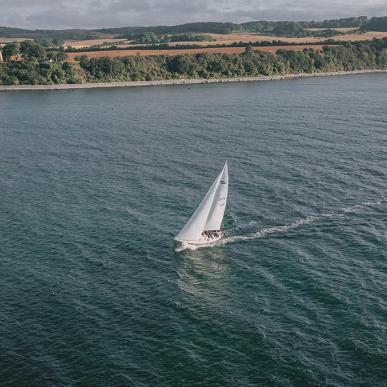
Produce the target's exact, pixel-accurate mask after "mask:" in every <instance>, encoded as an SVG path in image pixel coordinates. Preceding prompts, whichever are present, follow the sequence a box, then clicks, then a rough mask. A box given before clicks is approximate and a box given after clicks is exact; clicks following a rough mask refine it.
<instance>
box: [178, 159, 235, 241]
mask: <svg viewBox="0 0 387 387" xmlns="http://www.w3.org/2000/svg"><path fill="white" fill-rule="evenodd" d="M227 194H228V166H227V161H226V162H225V164H224V167H223V169H222V171H221V172H220V173H219V175H218V176H217V178H216V179H215V181H214V183H213V184H212V186H211V188H210V189H209V191H208V192H207V194H206V196H204V198H203V200H202V201H201V203H200V204H199V207H198V208H197V209H196V211H195V212H194V213H193V215H192V216H191V217H190V219H189V220H188V222H187V223H186V224H185V226H184V227H183V228H182V229H181V231H180V232H179V233H178V234H177V235H176V237H175V240H176V241H178V242H180V243H182V245H183V246H184V247H194V248H198V247H202V246H207V245H211V244H213V243H215V242H217V241H219V240H220V239H221V238H223V237H224V231H223V229H222V221H223V216H224V211H225V209H226V203H227Z"/></svg>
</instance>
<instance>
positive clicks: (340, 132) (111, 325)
mask: <svg viewBox="0 0 387 387" xmlns="http://www.w3.org/2000/svg"><path fill="white" fill-rule="evenodd" d="M225 160H228V164H229V200H228V203H227V209H226V215H225V218H224V228H225V230H226V233H227V236H226V238H225V239H223V241H222V242H221V243H219V244H217V245H215V246H213V247H210V248H202V249H198V250H195V251H193V250H189V249H185V250H181V249H179V248H178V246H176V244H175V242H174V240H173V238H174V236H175V235H176V234H177V233H178V232H179V230H180V229H181V228H182V226H183V225H184V224H185V222H186V221H187V220H188V218H189V217H190V215H191V214H192V212H193V211H194V210H195V208H196V207H197V206H198V204H199V203H200V201H201V199H202V197H203V196H204V195H205V193H206V192H207V190H208V189H209V187H210V186H211V184H212V182H213V180H214V179H215V177H216V176H217V174H218V173H219V172H220V170H221V169H222V167H223V163H224V162H225ZM386 191H387V75H386V74H363V75H342V76H334V77H321V78H318V77H316V78H308V79H296V80H281V81H267V82H248V83H227V84H203V85H194V86H190V85H179V86H158V87H139V88H117V89H114V88H112V89H92V90H62V91H17V92H3V93H0V385H1V386H18V387H19V386H373V387H374V386H386V385H387V226H386V225H387V192H386Z"/></svg>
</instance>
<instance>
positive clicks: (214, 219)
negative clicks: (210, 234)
mask: <svg viewBox="0 0 387 387" xmlns="http://www.w3.org/2000/svg"><path fill="white" fill-rule="evenodd" d="M227 194H228V168H227V161H226V164H225V165H224V168H223V171H222V173H221V174H220V179H219V184H218V188H217V190H216V192H215V195H214V200H213V202H212V206H211V210H210V213H209V215H208V218H207V222H206V224H205V226H204V230H210V231H211V230H220V228H221V226H222V221H223V216H224V211H225V209H226V203H227Z"/></svg>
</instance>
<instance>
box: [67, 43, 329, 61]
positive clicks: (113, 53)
mask: <svg viewBox="0 0 387 387" xmlns="http://www.w3.org/2000/svg"><path fill="white" fill-rule="evenodd" d="M322 47H323V45H308V44H303V45H299V46H269V47H254V48H253V49H254V50H255V51H265V52H273V53H275V52H277V50H279V49H285V50H294V51H302V50H303V49H304V48H312V49H314V50H321V49H322ZM244 51H245V48H244V47H209V48H192V49H171V50H110V51H89V52H81V53H80V52H71V53H68V54H67V55H68V60H69V62H75V57H76V56H81V55H86V56H88V57H89V58H102V57H110V58H117V57H125V56H135V55H142V56H152V55H153V56H158V55H182V54H200V53H227V54H241V53H243V52H244Z"/></svg>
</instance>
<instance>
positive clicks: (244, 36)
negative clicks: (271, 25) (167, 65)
mask: <svg viewBox="0 0 387 387" xmlns="http://www.w3.org/2000/svg"><path fill="white" fill-rule="evenodd" d="M332 29H334V30H338V31H341V32H350V31H353V33H349V34H346V35H342V36H334V37H332V39H334V40H337V41H342V42H348V41H358V40H371V39H373V38H384V37H387V32H372V31H369V32H365V33H360V32H359V31H358V29H356V28H355V29H354V28H332ZM309 30H310V31H318V30H323V29H322V28H309ZM206 35H209V36H211V37H212V38H214V39H215V41H213V42H193V41H188V42H170V43H168V45H169V46H170V47H174V46H178V45H188V46H191V45H207V46H213V47H216V46H218V45H223V44H232V43H236V42H244V43H246V42H271V41H273V40H279V41H281V42H284V43H295V44H308V43H322V42H324V41H325V40H327V38H326V37H324V38H319V37H304V38H287V37H284V36H281V37H280V36H270V35H262V34H259V33H256V32H238V33H232V34H206ZM8 40H15V39H8ZM18 40H19V39H18ZM21 40H23V39H21ZM105 42H108V43H109V44H111V45H117V46H122V47H123V48H125V47H135V46H136V44H133V42H131V41H128V40H126V39H112V38H108V37H104V38H101V39H91V40H67V41H66V42H65V47H68V46H72V47H75V48H86V47H91V46H95V45H101V44H103V43H105ZM140 46H143V45H140Z"/></svg>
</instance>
